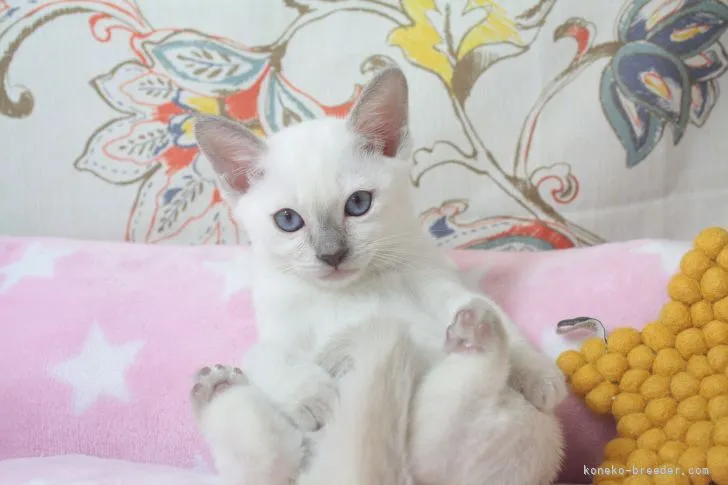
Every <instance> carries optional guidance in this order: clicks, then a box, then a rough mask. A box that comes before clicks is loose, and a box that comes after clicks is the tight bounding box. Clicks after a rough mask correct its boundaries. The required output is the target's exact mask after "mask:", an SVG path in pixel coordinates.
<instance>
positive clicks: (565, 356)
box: [556, 350, 586, 377]
mask: <svg viewBox="0 0 728 485" xmlns="http://www.w3.org/2000/svg"><path fill="white" fill-rule="evenodd" d="M584 364H586V359H585V358H584V356H583V355H581V353H580V352H577V351H576V350H567V351H565V352H562V353H561V355H559V357H558V358H557V359H556V365H557V366H559V369H561V372H563V373H564V374H565V375H566V376H567V377H571V375H572V374H574V372H576V371H577V370H578V369H579V368H580V367H581V366H583V365H584Z"/></svg>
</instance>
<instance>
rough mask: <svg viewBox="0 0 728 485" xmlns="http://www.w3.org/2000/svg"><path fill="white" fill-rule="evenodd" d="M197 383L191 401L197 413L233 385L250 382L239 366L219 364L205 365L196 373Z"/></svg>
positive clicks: (191, 394) (192, 390)
mask: <svg viewBox="0 0 728 485" xmlns="http://www.w3.org/2000/svg"><path fill="white" fill-rule="evenodd" d="M194 380H195V383H194V385H193V386H192V389H191V390H190V401H191V403H192V410H193V411H194V412H195V415H197V416H199V415H200V413H201V412H202V411H203V410H204V409H205V408H206V407H207V405H208V404H210V403H211V402H212V400H213V399H214V398H215V396H218V395H220V394H221V393H222V392H224V391H225V390H226V389H229V388H231V387H233V386H244V385H247V384H248V378H247V377H246V376H245V374H244V373H243V371H241V370H240V369H238V368H237V367H230V366H226V365H221V364H217V365H215V366H214V367H203V368H202V369H200V370H198V371H197V374H195V379H194Z"/></svg>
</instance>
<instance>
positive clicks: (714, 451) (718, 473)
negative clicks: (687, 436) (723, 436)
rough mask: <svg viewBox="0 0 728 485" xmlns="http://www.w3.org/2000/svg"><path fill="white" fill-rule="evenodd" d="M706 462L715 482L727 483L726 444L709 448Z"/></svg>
mask: <svg viewBox="0 0 728 485" xmlns="http://www.w3.org/2000/svg"><path fill="white" fill-rule="evenodd" d="M706 464H707V468H708V470H710V475H711V477H712V478H713V481H714V482H715V483H716V484H718V485H724V484H728V446H714V447H712V448H711V449H709V450H708V454H707V456H706Z"/></svg>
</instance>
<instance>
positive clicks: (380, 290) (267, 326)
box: [193, 68, 566, 485]
mask: <svg viewBox="0 0 728 485" xmlns="http://www.w3.org/2000/svg"><path fill="white" fill-rule="evenodd" d="M407 116H408V108H407V83H406V81H405V78H404V76H403V74H402V72H401V71H399V70H398V69H396V68H389V69H386V70H384V71H383V72H381V73H380V74H379V75H377V76H376V78H375V79H374V80H373V81H372V82H371V83H370V84H369V86H368V87H367V88H366V89H365V90H364V92H363V93H362V95H361V97H360V99H359V101H358V102H357V104H356V106H355V107H354V109H353V110H352V113H351V114H350V116H349V118H348V119H346V120H340V119H333V118H327V119H320V120H315V121H307V122H304V123H300V124H298V125H295V126H292V127H289V128H287V129H285V130H283V131H281V132H279V133H277V134H275V135H273V136H271V137H270V138H269V139H268V140H267V141H263V140H261V139H259V138H257V137H256V136H255V135H253V134H252V133H251V132H250V131H248V130H247V129H245V128H244V127H242V126H240V125H238V124H236V123H233V122H230V121H227V120H224V119H220V118H201V119H199V120H198V121H197V123H196V125H195V127H196V136H197V139H198V142H199V144H200V148H201V149H202V151H203V153H204V154H205V155H206V156H207V158H208V159H209V160H210V162H211V163H212V165H213V167H214V168H215V170H216V172H217V173H218V174H220V180H221V186H222V187H223V189H224V191H225V195H226V197H227V198H228V200H230V201H231V202H232V203H233V204H234V207H235V215H236V217H237V218H238V219H239V221H240V222H241V224H242V225H243V226H244V227H245V229H246V231H247V233H248V236H249V238H250V240H251V244H252V251H253V254H254V260H255V264H256V272H255V281H254V284H253V303H254V306H255V312H256V317H257V325H258V330H259V342H258V344H256V346H255V347H254V348H253V349H252V350H251V351H250V352H249V353H248V355H247V357H246V362H245V367H244V368H245V376H243V375H242V374H238V373H235V372H234V371H233V370H230V369H227V368H221V369H215V370H214V371H212V370H210V372H208V373H207V374H205V375H203V376H201V378H200V382H199V383H198V384H199V385H198V386H197V387H196V392H195V393H193V394H194V396H196V397H195V398H194V401H195V402H196V403H197V407H198V412H199V414H200V419H201V424H202V428H203V430H204V431H205V432H206V434H207V435H208V437H209V439H210V441H211V446H212V449H213V452H214V453H215V455H216V458H217V461H218V466H219V468H220V471H221V474H222V475H223V476H225V477H226V479H227V480H228V482H229V483H234V484H240V483H255V484H257V483H265V484H271V485H277V484H279V483H280V484H282V483H287V480H290V479H292V477H295V476H296V473H297V472H298V464H300V462H301V460H302V459H303V458H304V455H305V445H306V443H305V438H304V436H302V435H301V434H300V431H304V432H314V431H316V430H318V429H319V428H321V427H322V426H323V425H324V424H326V425H327V428H326V429H325V430H323V433H324V437H325V438H326V442H327V443H329V444H325V443H324V441H321V442H319V443H318V445H317V449H318V454H319V456H321V457H323V456H324V455H323V451H322V450H323V449H330V450H333V451H332V453H335V451H336V450H337V449H340V450H346V449H347V448H346V447H345V446H344V443H337V444H331V442H332V441H335V440H333V439H332V438H331V436H334V435H336V433H334V432H333V431H331V429H330V428H329V427H328V426H329V423H331V422H337V421H339V420H340V418H338V417H337V418H335V419H334V421H331V415H332V411H333V409H334V408H335V407H336V406H337V405H339V401H338V385H337V381H336V379H335V377H333V376H332V375H330V374H329V373H328V372H327V371H326V370H325V369H324V368H323V367H322V366H321V365H319V363H320V361H319V362H317V360H316V359H317V356H318V355H319V354H320V353H321V351H322V350H323V349H324V348H325V347H326V346H327V345H328V344H330V342H331V339H332V337H333V336H334V335H336V334H337V333H338V332H341V331H342V330H346V329H347V328H350V327H353V326H355V325H357V324H360V323H361V322H371V321H378V320H379V319H384V320H385V321H393V322H394V321H396V322H403V323H402V325H406V326H408V327H409V330H410V335H411V338H412V339H413V340H414V344H415V345H416V347H417V348H418V349H422V350H423V351H425V352H426V353H427V361H428V362H429V363H430V365H436V367H434V368H433V370H432V372H430V373H429V374H428V375H427V377H426V378H425V381H424V382H423V384H422V388H421V389H420V391H419V393H418V396H417V400H416V405H415V408H414V410H413V413H414V416H415V418H416V419H415V421H414V424H413V429H411V430H410V432H411V434H412V436H413V437H414V438H413V439H414V441H413V442H412V446H413V447H414V449H412V450H410V454H411V456H412V457H413V460H414V461H413V464H414V466H415V470H414V472H415V475H417V476H418V480H424V479H425V478H426V477H422V475H421V474H420V473H418V467H420V466H424V465H427V466H428V468H427V473H426V476H427V477H430V479H428V480H425V481H426V482H427V483H433V484H435V483H438V484H439V483H443V482H442V480H443V478H442V477H444V476H453V473H456V470H453V468H452V466H453V465H452V463H454V462H451V461H450V459H448V457H454V456H457V457H458V460H464V461H465V462H466V463H471V464H472V466H471V467H470V468H467V470H469V471H467V472H463V473H464V474H462V475H458V477H459V478H457V480H455V481H453V480H448V481H447V483H453V484H463V485H465V484H469V483H475V482H476V481H478V480H480V479H482V478H483V477H487V476H491V472H489V471H488V470H489V469H491V470H493V469H494V468H493V467H495V469H496V470H498V469H501V468H502V465H503V464H504V463H506V464H511V465H513V469H512V470H511V471H510V472H511V473H512V474H513V475H512V476H513V477H517V476H519V475H518V473H517V471H518V469H519V468H518V466H520V467H521V468H522V469H527V470H530V471H531V472H532V473H538V474H537V475H522V476H520V479H521V481H522V482H524V478H528V477H530V478H531V479H530V480H528V479H526V480H525V483H540V480H541V478H543V479H549V478H551V477H552V476H553V475H554V474H555V473H556V470H557V469H558V462H559V457H560V453H561V438H560V434H559V432H558V426H557V424H556V421H555V418H553V415H552V411H553V408H554V407H555V406H556V405H557V404H558V403H559V402H560V401H561V400H562V399H563V397H564V396H565V394H566V387H565V383H564V378H563V375H562V374H561V372H560V371H559V370H558V368H557V367H556V366H555V364H554V363H553V362H552V361H551V360H550V359H549V358H547V357H546V356H544V355H542V354H540V353H538V352H536V351H535V350H534V349H533V348H531V347H530V346H529V345H528V343H526V342H525V341H524V340H523V338H522V337H521V336H520V335H519V333H518V331H517V329H516V327H515V326H514V325H513V324H512V323H511V322H510V321H509V320H508V318H507V316H506V315H505V314H504V313H503V312H502V311H501V310H500V309H499V308H498V307H497V306H496V305H495V303H494V302H492V301H491V300H490V299H488V298H486V297H485V296H483V295H480V294H478V293H476V292H474V291H472V290H470V289H468V288H466V287H465V286H464V285H463V284H462V282H461V281H460V280H459V278H458V275H457V273H456V271H455V270H454V268H453V266H452V265H451V263H450V262H449V261H448V260H447V259H446V258H445V256H444V255H443V254H442V253H441V252H440V251H439V250H438V249H437V248H436V246H435V244H434V242H433V240H432V239H431V237H430V236H428V235H426V234H425V233H424V231H423V230H422V228H421V226H420V223H419V221H418V219H417V217H416V216H415V212H414V208H413V206H412V204H411V201H410V198H409V195H410V193H409V178H408V166H407V163H406V161H405V158H407V157H406V155H407V151H408V142H407V139H408V137H407ZM463 312H470V313H471V314H477V315H478V318H477V320H478V321H481V320H484V321H487V322H490V323H491V324H493V325H495V326H497V327H498V328H500V326H501V325H502V326H503V328H505V329H506V332H507V333H508V334H509V338H508V340H509V342H510V343H509V349H508V352H505V353H504V354H503V355H508V356H509V361H510V374H507V372H508V371H507V369H508V366H504V369H506V370H505V371H504V372H505V373H502V374H503V376H504V377H505V376H506V374H507V375H508V382H509V384H510V387H511V388H513V389H515V391H517V392H519V393H522V394H523V396H525V398H526V399H527V400H528V401H530V402H531V403H532V404H533V405H534V406H535V407H536V408H538V409H539V410H540V411H541V412H538V411H536V409H535V408H534V407H533V406H530V405H526V404H525V402H524V404H523V405H521V406H515V407H514V409H518V410H519V411H518V413H522V417H521V418H520V421H519V420H514V419H513V417H514V414H513V413H505V414H495V413H494V411H493V409H494V407H493V406H490V407H489V406H486V405H483V406H482V407H481V406H479V405H477V406H476V405H473V406H467V408H468V412H469V413H470V415H468V413H466V412H465V411H464V410H463V409H461V408H462V404H461V403H462V402H467V401H468V400H470V399H471V398H472V399H473V400H475V401H478V400H480V399H486V397H484V396H483V395H484V394H488V392H486V391H489V390H488V389H484V386H483V385H482V383H485V382H489V381H490V380H491V379H496V380H497V376H491V375H487V374H485V373H484V372H485V371H484V370H483V369H485V368H487V367H488V366H487V365H484V364H483V363H482V362H481V364H483V365H481V364H475V363H472V362H476V361H477V360H478V359H469V360H468V362H471V363H472V364H468V365H469V366H471V367H469V368H471V370H470V371H468V370H467V369H466V370H460V371H459V372H460V375H459V376H450V375H449V374H450V372H447V371H446V369H447V367H448V365H450V364H448V362H450V361H451V360H452V357H453V356H452V355H451V356H450V357H447V358H445V359H444V360H443V358H444V353H443V352H442V342H443V338H444V335H445V330H446V328H447V327H448V325H450V324H451V323H457V322H458V318H459V317H457V316H458V315H462V314H463ZM372 352H373V354H377V356H378V358H384V356H381V355H378V353H376V352H374V351H373V350H372ZM461 357H462V356H461ZM469 357H472V356H469ZM324 360H325V359H324ZM461 360H462V359H461ZM365 367H366V366H365ZM375 367H376V366H374V367H371V369H374V368H375ZM466 367H467V366H466ZM356 368H357V364H356V362H355V363H354V369H356ZM473 369H474V370H473ZM453 372H454V370H453ZM493 372H495V371H493ZM385 374H386V373H385ZM394 374H398V373H394ZM394 374H393V376H394V377H392V379H397V377H396V375H394ZM399 374H401V373H399ZM405 374H406V373H405ZM444 374H447V375H448V377H443V375H444ZM476 377H478V379H480V382H481V385H475V384H474V383H475V382H478V381H477V380H475V381H474V379H475V378H476ZM248 379H249V381H250V383H252V384H253V385H252V386H234V389H230V390H228V391H226V392H225V393H218V392H215V386H216V385H217V384H220V383H222V384H223V385H229V384H231V383H232V384H235V383H241V381H243V380H248ZM364 380H366V379H364ZM403 380H404V381H405V382H406V381H407V378H406V377H404V378H403ZM369 382H373V380H372V379H371V375H370V379H369ZM458 383H459V384H458ZM466 383H468V384H467V385H466ZM458 385H459V386H460V387H457V386H458ZM453 386H456V387H455V388H453ZM499 386H500V384H499V385H498V386H494V389H493V390H490V391H492V394H490V395H491V397H492V396H498V400H499V402H500V400H502V399H505V398H506V397H507V398H508V399H507V401H508V402H509V403H510V402H511V400H512V399H511V398H513V399H516V398H515V397H512V396H510V395H508V396H506V394H507V392H506V391H508V390H507V389H506V390H505V391H503V390H502V389H501V387H499ZM490 391H489V392H490ZM501 391H502V392H501ZM453 393H454V394H453ZM504 393H505V394H504ZM512 394H514V395H516V396H517V394H515V393H512ZM442 395H448V396H451V398H448V399H437V398H435V397H432V398H429V397H428V396H442ZM423 396H424V397H423ZM503 396H506V397H503ZM213 397H214V399H213ZM371 397H372V399H373V400H375V401H376V400H381V399H387V396H371ZM486 400H487V399H486ZM345 401H346V399H345V397H344V396H342V399H341V403H340V405H341V406H342V407H343V406H344V402H345ZM367 406H372V404H371V403H360V407H361V409H358V410H357V411H356V412H352V413H350V416H353V415H356V416H363V415H365V414H366V412H365V411H364V410H363V409H364V408H366V407H367ZM367 409H369V408H367ZM453 410H457V411H458V413H455V414H453ZM340 412H341V411H337V416H339V415H340V414H339V413H340ZM518 413H516V414H515V415H519V414H518ZM459 415H462V416H465V415H467V416H468V419H467V420H466V421H458V420H457V419H456V418H457V417H458V416H459ZM428 416H432V418H429V417H428ZM435 417H436V418H435ZM393 419H395V418H393V417H392V416H388V417H386V419H384V421H385V422H391V421H392V420H393ZM289 420H290V421H291V422H292V423H293V424H295V426H291V423H290V422H289ZM539 420H541V421H543V420H545V422H547V424H548V425H544V426H540V425H539V424H538V423H539V422H540V421H539ZM443 423H447V428H443ZM370 424H371V423H370ZM541 424H543V423H541ZM499 426H500V429H499V428H498V427H499ZM506 429H507V430H508V433H512V434H508V436H510V437H511V438H508V439H507V437H506V436H505V435H504V433H505V430H506ZM449 430H459V431H458V433H457V434H456V435H452V434H451V432H450V431H449ZM519 430H521V431H524V432H527V433H528V434H527V436H528V438H529V439H530V440H531V441H532V442H533V443H532V444H530V445H524V443H523V439H524V435H523V434H522V433H519V432H518V431H519ZM538 430H541V431H542V432H543V433H545V435H546V436H544V437H538V438H537V437H534V436H533V433H534V432H535V431H538ZM489 433H493V434H494V435H495V436H498V438H496V441H495V444H496V446H497V449H498V450H500V449H502V448H500V446H501V445H503V444H510V445H512V446H514V447H517V448H516V449H517V454H518V456H521V457H523V456H525V455H526V454H527V453H526V448H527V449H528V450H532V451H533V453H535V454H536V456H535V457H531V459H530V461H529V463H521V461H520V460H518V461H515V462H510V461H503V459H501V458H500V455H499V454H496V456H498V457H499V458H498V460H499V462H498V463H491V460H488V459H487V456H484V450H487V449H488V448H487V447H488V446H492V445H493V442H492V441H491V440H493V439H494V437H493V436H489ZM262 434H265V436H262ZM319 434H320V433H319ZM418 437H427V438H426V439H419V438H418ZM460 437H465V439H464V440H463V441H462V442H457V443H454V442H453V440H454V439H456V438H458V439H459V438H460ZM541 438H543V439H541ZM341 439H343V437H342V438H341ZM497 440H501V442H498V441H497ZM519 440H520V441H519ZM339 441H341V440H339ZM276 442H280V444H276ZM418 443H419V444H418ZM463 443H467V446H464V445H463ZM544 443H546V444H547V445H546V444H544ZM420 445H421V446H420ZM510 449H511V451H513V449H514V448H510ZM448 450H456V452H457V453H456V454H450V453H449V452H448ZM453 453H454V452H453ZM486 454H487V453H486ZM426 457H429V459H427V458H426ZM326 460H327V461H328V463H332V464H335V463H337V462H338V460H337V458H335V457H332V456H327V457H326ZM345 461H346V460H343V459H342V460H341V462H342V463H343V462H345ZM534 464H539V466H541V465H543V467H542V468H540V469H538V470H534V469H533V468H532V466H535V465H534ZM316 466H317V465H316V464H315V463H313V464H312V465H311V467H312V468H311V473H313V471H314V469H315V468H316ZM332 466H333V465H332ZM499 466H500V467H499ZM351 473H356V471H351ZM362 473H363V472H362ZM456 475H457V473H456ZM536 477H538V479H536ZM352 483H353V482H352ZM361 483H364V482H361ZM378 483H379V485H382V484H383V483H384V482H378ZM498 483H503V484H506V483H510V482H509V481H498ZM514 483H515V482H514ZM371 485H373V483H372V484H371Z"/></svg>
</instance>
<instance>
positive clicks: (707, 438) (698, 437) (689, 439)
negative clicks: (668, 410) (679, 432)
mask: <svg viewBox="0 0 728 485" xmlns="http://www.w3.org/2000/svg"><path fill="white" fill-rule="evenodd" d="M714 426H715V424H714V423H713V422H712V421H698V422H697V423H693V424H691V425H690V427H689V428H688V430H687V432H686V433H685V444H687V445H688V446H694V447H697V448H704V449H706V450H707V449H708V448H710V445H711V444H712V439H711V434H712V433H713V427H714Z"/></svg>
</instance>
